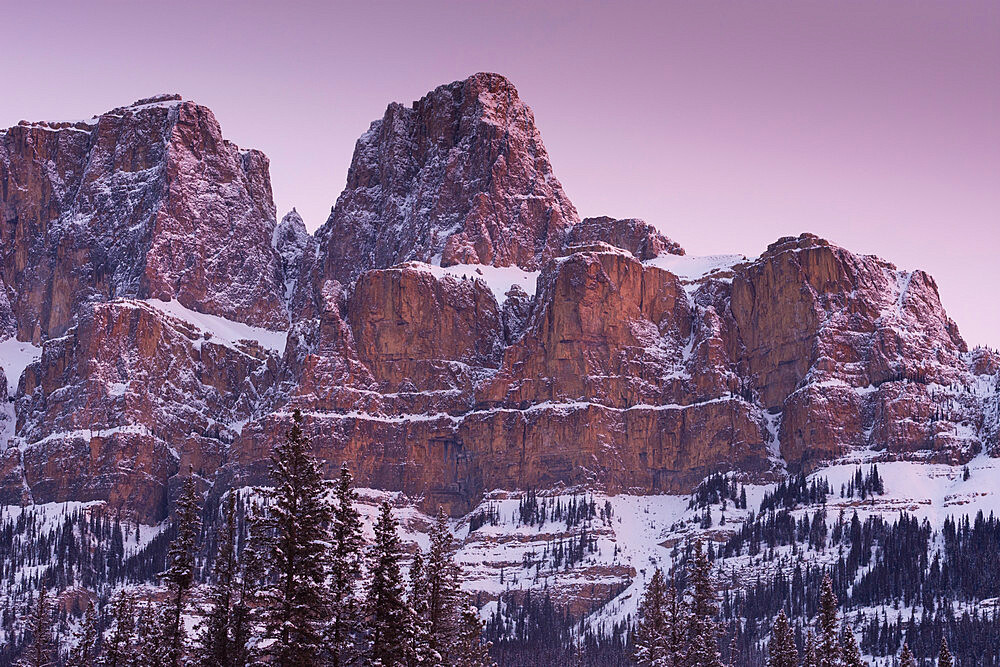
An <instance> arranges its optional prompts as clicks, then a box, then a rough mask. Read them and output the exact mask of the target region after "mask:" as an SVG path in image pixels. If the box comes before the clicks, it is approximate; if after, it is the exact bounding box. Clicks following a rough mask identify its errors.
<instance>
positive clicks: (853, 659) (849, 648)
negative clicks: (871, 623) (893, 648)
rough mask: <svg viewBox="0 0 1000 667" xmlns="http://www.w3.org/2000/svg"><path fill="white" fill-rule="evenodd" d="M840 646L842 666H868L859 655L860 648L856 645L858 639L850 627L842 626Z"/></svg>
mask: <svg viewBox="0 0 1000 667" xmlns="http://www.w3.org/2000/svg"><path fill="white" fill-rule="evenodd" d="M842 646H843V658H844V663H843V664H844V667H868V663H867V662H865V661H864V659H863V658H862V657H861V648H860V647H859V646H858V640H857V639H856V638H855V637H854V632H853V631H852V630H851V629H850V628H844V633H843V644H842Z"/></svg>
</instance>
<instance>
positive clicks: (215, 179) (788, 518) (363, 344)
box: [0, 73, 1000, 667]
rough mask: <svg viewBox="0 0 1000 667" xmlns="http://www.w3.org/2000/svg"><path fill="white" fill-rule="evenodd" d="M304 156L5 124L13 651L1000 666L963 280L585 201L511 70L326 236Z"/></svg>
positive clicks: (978, 394) (464, 88)
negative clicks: (567, 178)
mask: <svg viewBox="0 0 1000 667" xmlns="http://www.w3.org/2000/svg"><path fill="white" fill-rule="evenodd" d="M345 157H346V156H345ZM268 168H269V165H268V159H267V157H266V156H264V155H263V154H262V153H260V152H258V151H255V150H246V149H241V148H239V147H238V146H236V145H234V144H232V143H231V142H229V141H228V140H226V139H225V138H224V137H223V133H222V129H221V128H220V125H219V123H218V121H217V120H216V118H215V116H214V115H213V113H212V111H211V110H209V109H207V108H205V107H203V106H200V105H198V104H196V103H194V102H191V101H185V100H183V99H182V98H181V97H180V96H178V95H160V96H156V97H152V98H148V99H144V100H140V101H138V102H136V103H134V104H132V105H129V106H124V107H120V108H116V109H113V110H111V111H108V112H106V113H103V114H101V115H99V116H94V117H93V118H91V119H88V120H81V121H76V122H28V121H22V122H21V123H19V124H18V125H15V126H14V127H11V128H8V129H6V130H0V505H2V506H0V575H2V576H0V605H2V612H0V665H11V664H15V662H16V661H18V660H21V661H25V662H24V664H29V665H38V666H40V665H79V666H82V665H97V664H101V665H109V666H119V665H122V666H124V665H131V664H141V665H170V666H171V667H173V666H175V665H179V664H197V665H213V666H216V665H218V666H227V667H228V666H233V667H235V666H237V665H250V664H258V663H257V662H254V661H264V663H265V664H280V665H314V664H315V665H320V664H322V665H327V664H329V665H338V666H340V665H356V664H365V665H381V666H382V667H389V666H390V665H406V666H407V667H412V666H414V665H470V666H471V665H488V664H493V661H496V662H498V663H499V664H502V665H542V664H545V665H571V664H572V665H578V664H587V665H626V664H640V665H656V666H665V665H684V666H685V667H701V666H702V665H705V666H708V665H711V666H713V667H714V666H715V665H723V664H731V665H764V664H770V665H782V666H784V665H796V666H797V665H799V664H805V665H823V666H828V665H829V666H833V665H855V664H879V665H886V664H896V663H897V661H898V660H899V659H900V656H903V657H902V660H903V663H904V664H916V662H915V661H918V660H920V661H924V662H923V663H922V664H939V665H945V664H951V663H949V662H947V661H945V658H944V655H945V653H947V654H948V659H949V660H950V659H952V657H951V656H954V659H957V661H958V663H959V664H962V665H997V664H1000V517H998V515H997V514H996V512H997V510H998V509H1000V354H998V353H997V351H995V350H991V349H987V348H981V347H980V348H975V349H970V348H969V346H968V345H967V344H966V343H965V341H964V340H963V338H962V336H961V334H960V333H959V328H958V326H957V325H956V323H955V322H953V321H952V320H951V319H950V318H949V317H948V315H947V313H946V311H945V308H944V306H943V305H942V303H941V300H940V298H939V295H938V290H937V287H936V285H935V282H934V279H933V278H932V277H931V276H930V275H928V274H926V273H924V272H923V271H920V270H909V269H901V268H898V267H896V266H895V265H894V264H892V263H890V262H889V261H888V260H885V259H881V258H878V257H874V256H869V255H859V254H855V253H852V252H851V251H850V250H848V249H845V248H841V247H839V246H837V245H835V244H834V243H833V242H831V241H827V240H824V239H822V238H818V237H817V236H815V235H813V234H810V233H802V234H800V235H799V236H793V237H785V238H780V239H777V240H775V241H774V242H773V243H771V244H770V245H769V246H768V247H767V250H766V251H765V252H764V253H763V254H761V255H760V256H758V257H745V256H742V255H736V254H734V255H725V256H710V257H692V256H689V255H688V254H687V253H686V252H685V251H684V249H683V247H682V245H681V242H683V238H684V235H685V229H684V226H683V221H679V222H677V223H671V224H676V225H677V226H676V227H673V228H671V229H670V230H669V232H670V236H671V237H674V238H676V239H677V240H674V238H668V237H667V236H665V235H664V233H663V232H662V231H661V230H662V229H666V228H667V227H668V226H669V225H668V224H667V223H666V222H662V224H659V225H657V226H654V225H653V224H650V223H648V222H645V221H643V220H639V219H614V218H610V217H587V218H581V215H580V213H579V212H578V211H577V209H576V208H575V207H574V205H573V203H572V202H571V201H570V199H569V197H568V196H567V194H566V193H565V192H564V191H563V188H562V186H561V184H560V182H559V180H558V179H557V178H556V176H555V174H554V172H553V169H552V165H551V164H550V162H549V156H548V154H547V152H546V150H545V147H544V145H543V143H542V139H541V134H540V132H539V129H538V128H537V127H536V126H535V122H534V117H533V115H532V112H531V109H530V108H529V107H528V106H527V105H526V104H525V102H524V101H522V100H521V99H520V97H519V96H518V93H517V90H516V89H515V88H514V86H513V84H512V83H511V82H510V81H508V80H507V79H506V78H504V77H503V76H500V75H498V74H488V73H480V74H475V75H473V76H471V77H469V78H468V79H465V80H463V81H456V82H454V83H450V84H447V85H443V86H440V87H438V88H436V89H435V90H433V91H431V92H429V93H427V95H425V96H424V97H423V98H421V99H420V100H417V101H416V102H413V103H412V104H411V105H403V104H398V103H392V104H390V105H389V106H388V108H387V109H386V111H385V114H384V116H383V117H382V118H380V119H377V120H375V121H374V122H372V123H371V125H370V127H369V128H368V130H367V131H366V132H365V133H364V134H363V135H362V136H361V137H360V138H359V139H358V141H357V144H356V147H355V151H354V156H353V158H352V160H351V163H350V167H349V169H348V172H347V183H346V187H345V188H344V189H343V191H342V192H340V194H339V196H336V193H335V192H331V193H330V199H331V201H333V200H334V198H335V197H336V199H335V203H334V205H333V208H332V212H331V214H330V217H329V219H328V220H326V222H325V223H323V224H322V226H320V227H319V229H318V230H317V231H316V232H315V233H314V234H310V233H309V232H308V231H307V227H306V224H305V222H304V221H303V220H302V218H301V217H300V216H299V214H298V213H297V212H296V211H294V210H293V211H291V212H288V213H286V214H285V215H284V216H283V217H281V218H280V219H279V217H278V212H277V211H276V210H275V206H274V203H273V200H272V191H271V184H270V178H269V174H268ZM588 213H589V212H588ZM804 224H806V225H808V221H804ZM907 660H909V661H910V663H907ZM130 661H131V662H130ZM935 661H938V662H935Z"/></svg>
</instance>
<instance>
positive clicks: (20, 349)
mask: <svg viewBox="0 0 1000 667" xmlns="http://www.w3.org/2000/svg"><path fill="white" fill-rule="evenodd" d="M41 356H42V348H40V347H38V346H37V345H32V344H31V343H27V342H24V341H19V340H17V339H15V338H8V339H7V340H5V341H2V342H0V368H2V369H3V372H4V375H6V376H7V394H8V395H9V396H13V395H14V392H15V391H17V383H18V381H19V380H20V379H21V373H23V372H24V369H25V368H27V366H28V364H30V363H31V362H32V361H35V360H36V359H38V358H39V357H41Z"/></svg>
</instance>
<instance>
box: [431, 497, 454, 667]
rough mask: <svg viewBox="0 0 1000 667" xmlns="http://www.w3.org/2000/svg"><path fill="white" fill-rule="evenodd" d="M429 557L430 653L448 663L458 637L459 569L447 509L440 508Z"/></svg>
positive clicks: (433, 529)
mask: <svg viewBox="0 0 1000 667" xmlns="http://www.w3.org/2000/svg"><path fill="white" fill-rule="evenodd" d="M430 538H431V544H430V551H429V552H428V554H427V569H426V577H427V595H428V598H427V620H428V632H429V634H430V642H431V650H432V651H434V652H437V653H438V654H439V655H440V656H441V659H442V660H443V661H444V662H445V663H448V662H449V661H450V658H451V657H452V653H453V647H454V644H455V642H456V641H457V636H458V598H459V591H458V567H457V566H456V565H455V549H456V546H455V539H454V537H452V534H451V530H450V529H449V528H448V517H447V515H446V514H445V513H444V509H442V508H440V507H439V508H438V513H437V517H436V519H435V521H434V527H433V528H432V529H431V534H430Z"/></svg>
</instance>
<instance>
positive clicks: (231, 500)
mask: <svg viewBox="0 0 1000 667" xmlns="http://www.w3.org/2000/svg"><path fill="white" fill-rule="evenodd" d="M238 579H239V572H238V564H237V561H236V497H235V495H234V494H233V493H230V494H229V495H228V497H227V498H226V505H225V508H224V510H223V516H222V526H221V530H220V533H219V545H218V547H217V549H216V554H215V572H214V582H213V583H212V587H211V591H210V592H209V600H210V605H211V606H210V608H209V611H208V615H207V617H206V619H205V621H204V623H203V624H202V627H201V636H200V638H199V639H200V646H199V654H200V659H201V664H202V665H203V666H204V667H234V665H235V662H234V659H235V657H236V656H235V646H234V644H233V634H232V631H233V604H234V602H235V601H236V596H237V590H236V589H237V586H238V585H239V582H238Z"/></svg>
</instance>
